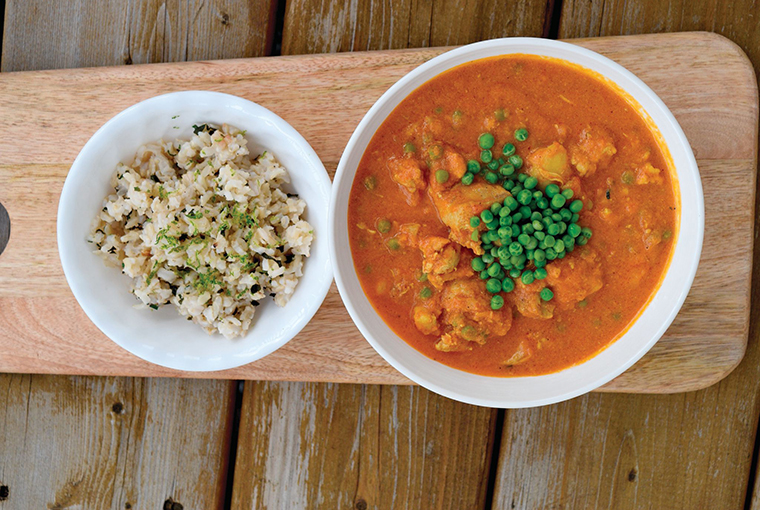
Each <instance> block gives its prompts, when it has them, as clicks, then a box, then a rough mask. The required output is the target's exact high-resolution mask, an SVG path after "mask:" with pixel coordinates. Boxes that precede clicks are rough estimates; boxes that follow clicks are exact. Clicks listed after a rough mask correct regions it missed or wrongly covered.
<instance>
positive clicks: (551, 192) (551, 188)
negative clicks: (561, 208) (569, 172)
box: [544, 184, 560, 198]
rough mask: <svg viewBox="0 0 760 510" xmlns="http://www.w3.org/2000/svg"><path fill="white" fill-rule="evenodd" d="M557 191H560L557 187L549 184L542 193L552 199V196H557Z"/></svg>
mask: <svg viewBox="0 0 760 510" xmlns="http://www.w3.org/2000/svg"><path fill="white" fill-rule="evenodd" d="M559 191H560V190H559V186H557V185H556V184H549V185H548V186H547V187H546V190H544V192H545V193H546V196H547V197H549V198H552V197H554V195H556V194H558V193H559Z"/></svg>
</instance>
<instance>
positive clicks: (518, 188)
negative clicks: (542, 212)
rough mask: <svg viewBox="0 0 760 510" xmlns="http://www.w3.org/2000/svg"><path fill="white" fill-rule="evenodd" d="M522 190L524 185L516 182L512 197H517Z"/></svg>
mask: <svg viewBox="0 0 760 510" xmlns="http://www.w3.org/2000/svg"><path fill="white" fill-rule="evenodd" d="M522 190H523V187H522V184H520V183H519V182H515V185H514V187H513V188H512V189H511V190H510V191H511V193H512V196H515V195H517V194H518V193H520V192H521V191H522Z"/></svg>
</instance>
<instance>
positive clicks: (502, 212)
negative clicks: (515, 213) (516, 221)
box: [499, 205, 512, 226]
mask: <svg viewBox="0 0 760 510" xmlns="http://www.w3.org/2000/svg"><path fill="white" fill-rule="evenodd" d="M510 214H512V211H511V210H510V209H509V207H507V206H506V205H505V206H504V207H502V208H501V209H499V216H501V217H502V218H509V215H510ZM510 224H511V222H510ZM502 226H503V225H502Z"/></svg>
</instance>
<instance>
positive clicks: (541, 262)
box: [533, 255, 546, 268]
mask: <svg viewBox="0 0 760 510" xmlns="http://www.w3.org/2000/svg"><path fill="white" fill-rule="evenodd" d="M544 257H546V256H545V255H544ZM533 265H535V266H536V267H537V268H542V267H545V266H546V258H544V259H542V260H534V261H533Z"/></svg>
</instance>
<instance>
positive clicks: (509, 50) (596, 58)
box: [328, 37, 705, 408]
mask: <svg viewBox="0 0 760 510" xmlns="http://www.w3.org/2000/svg"><path fill="white" fill-rule="evenodd" d="M526 47H532V48H536V47H537V48H539V50H540V49H542V48H543V49H545V50H546V51H557V52H563V51H564V52H569V53H573V54H575V55H577V56H578V58H585V59H589V60H591V61H593V62H594V63H595V64H597V65H600V66H603V67H605V68H606V70H607V71H609V72H610V73H612V72H614V73H617V74H619V75H621V76H622V77H623V78H624V79H626V80H627V81H628V82H630V87H628V88H625V87H623V86H622V85H620V84H619V83H618V82H617V81H615V80H613V79H612V78H610V77H609V76H608V75H607V73H605V72H601V71H599V70H596V69H591V68H590V67H589V66H588V65H583V64H579V63H577V62H572V61H568V60H567V59H564V58H562V57H556V56H554V55H544V56H548V57H550V58H555V59H559V60H565V61H568V62H569V63H571V64H572V65H577V66H580V67H582V68H584V69H590V70H591V71H592V72H595V73H596V74H599V75H602V76H603V77H604V78H605V79H606V80H608V81H609V82H610V83H612V84H614V85H616V86H617V87H618V88H619V89H620V90H622V91H624V92H625V93H626V94H628V95H629V96H630V97H631V98H632V99H635V98H634V92H632V90H633V89H637V90H635V93H639V94H643V95H644V96H646V98H647V100H648V101H651V102H652V103H653V105H654V106H655V107H656V108H657V110H658V114H660V116H661V117H662V119H661V122H659V123H656V122H654V119H653V118H652V115H651V114H650V113H649V111H648V110H646V109H645V108H644V107H643V105H640V101H638V100H636V102H637V103H639V106H640V109H641V111H643V112H645V113H646V115H648V116H649V118H650V119H651V122H652V125H653V126H654V127H655V128H656V129H657V130H658V131H660V133H662V129H661V127H662V126H663V125H665V124H667V125H668V128H669V129H670V130H671V131H672V132H673V134H674V136H675V137H676V138H677V139H678V141H679V142H680V143H681V144H682V145H683V146H684V148H685V149H686V150H685V151H684V154H683V156H684V157H685V158H686V161H685V165H684V167H688V168H686V169H685V172H686V173H685V174H684V175H681V173H680V172H679V171H678V169H676V168H674V173H675V174H676V175H677V177H678V181H679V182H680V181H682V180H684V178H685V177H687V176H688V177H693V181H694V182H691V183H690V184H693V185H694V187H695V191H696V203H695V204H694V205H695V207H696V210H695V214H696V220H697V225H696V226H697V233H696V238H695V239H693V241H695V244H696V246H695V248H694V249H693V250H692V251H690V252H689V253H688V255H689V258H688V260H687V261H684V263H688V266H689V269H688V273H687V274H686V276H685V278H684V279H683V280H681V281H682V282H683V284H682V285H681V286H680V288H679V292H678V294H677V295H676V296H673V298H674V299H673V301H672V310H671V311H670V312H669V314H668V317H667V319H666V320H665V321H664V322H663V323H662V324H661V325H660V327H659V328H658V329H657V331H656V333H655V334H653V335H652V337H651V338H650V339H649V340H648V341H647V342H644V343H642V344H641V345H640V348H639V349H638V351H637V352H636V353H635V354H634V355H633V356H631V357H629V358H628V359H626V360H625V361H624V362H621V363H620V364H619V365H617V366H616V367H615V368H614V369H613V370H610V371H608V372H607V373H605V374H603V375H602V376H600V377H598V378H596V379H595V380H594V381H592V382H590V383H587V384H584V385H582V386H579V387H576V388H571V389H561V390H560V391H558V392H557V393H556V394H554V395H550V396H547V397H545V398H538V399H534V400H527V401H526V400H523V401H520V400H509V396H508V397H506V398H504V399H494V398H483V397H479V396H476V395H471V394H467V393H466V392H464V391H462V390H461V389H455V388H448V387H443V386H441V385H440V384H437V383H435V382H432V381H430V380H428V379H427V378H425V377H424V376H422V375H420V374H419V373H418V372H416V371H415V370H413V369H411V368H410V367H409V366H407V364H406V363H404V362H402V361H401V360H399V359H397V358H396V357H394V356H393V355H392V354H391V353H390V352H389V350H388V349H386V348H385V347H384V346H383V345H382V343H381V342H379V341H378V340H377V339H376V338H375V337H374V335H373V333H372V331H371V330H370V328H369V326H368V325H367V324H365V323H364V321H363V319H362V316H361V314H360V313H359V311H358V309H357V307H356V306H354V303H353V302H352V300H351V298H350V295H349V290H348V287H347V282H346V280H344V274H343V273H342V271H341V267H340V265H339V260H340V257H339V255H340V254H339V253H338V251H337V244H338V243H337V236H338V229H339V228H340V226H341V225H344V228H345V223H346V222H345V221H342V223H341V220H339V219H338V218H337V206H336V203H337V201H338V199H339V198H338V196H339V193H340V189H341V185H340V184H341V183H342V182H343V180H344V179H346V175H347V174H348V176H349V177H351V181H352V183H353V177H354V175H355V172H356V170H355V168H354V169H348V168H347V166H348V162H347V160H348V158H349V156H350V155H351V154H352V153H353V152H354V151H355V150H356V148H355V147H356V145H357V144H358V143H359V138H360V136H361V135H362V134H363V131H364V130H365V129H366V127H367V125H368V124H370V122H372V121H373V120H374V117H375V116H376V115H377V114H378V112H379V111H380V110H381V108H383V107H384V106H385V104H386V103H388V102H390V101H392V100H393V97H394V96H395V95H396V94H397V93H398V92H399V91H400V90H402V89H403V88H404V87H406V86H407V84H408V83H410V82H412V81H414V80H416V79H418V78H420V77H422V76H423V75H426V74H429V72H430V70H432V69H433V68H435V67H436V66H439V65H441V64H445V63H446V62H450V61H453V60H455V59H457V58H459V57H463V56H464V57H466V56H468V54H470V55H469V58H467V59H466V60H465V61H464V62H471V61H475V60H479V59H482V58H488V57H491V56H496V55H497V54H493V53H490V52H488V54H485V55H481V56H477V55H476V53H477V52H479V51H481V50H492V49H494V48H500V49H502V50H503V51H501V52H500V53H498V55H508V54H519V53H528V54H536V55H542V54H543V53H541V52H540V51H525V48H526ZM464 62H458V63H455V64H451V65H448V66H446V67H445V68H444V69H442V70H440V71H438V72H436V73H435V74H431V75H430V76H428V77H427V78H426V79H425V80H424V82H427V81H429V80H431V79H432V78H434V77H435V76H438V75H439V74H441V73H443V72H445V71H447V70H449V69H452V68H454V67H456V66H458V65H461V64H462V63H464ZM424 82H422V83H424ZM419 86H421V83H420V84H418V85H417V87H419ZM415 88H416V87H415ZM408 94H409V92H408V93H407V94H405V95H404V97H403V98H402V99H400V100H399V101H398V102H396V103H395V104H394V105H393V108H395V107H396V106H398V104H399V103H400V102H401V101H403V99H405V98H406V97H407V96H408ZM385 118H387V115H386V116H385V117H384V118H383V121H384V120H385ZM381 123H382V121H381ZM373 136H374V133H373ZM661 143H662V145H663V146H664V147H666V148H667V149H668V150H669V151H670V152H671V154H672V152H673V151H672V150H671V148H670V147H669V146H668V145H667V144H666V143H665V140H664V138H662V139H661ZM364 149H366V147H365V148H364ZM364 149H363V150H362V154H363V152H364ZM673 164H674V166H675V162H673ZM679 168H680V167H679ZM675 186H679V189H681V188H682V187H681V186H680V185H679V183H678V182H677V183H675ZM349 189H350V187H349ZM681 199H683V197H681ZM683 208H684V207H683V201H682V202H681V209H682V210H683ZM678 222H679V235H678V237H677V243H676V245H674V246H673V251H672V253H671V258H670V261H669V263H668V267H667V270H666V271H665V273H664V274H663V277H662V279H661V281H660V284H659V286H658V288H657V290H656V291H655V292H654V293H653V294H652V295H651V296H650V300H649V302H647V304H646V305H645V306H644V307H643V308H642V311H640V312H639V315H638V316H637V317H636V319H634V321H633V322H632V323H631V324H632V325H633V324H635V323H636V322H638V321H639V320H641V318H642V316H643V315H644V312H646V311H647V310H648V309H649V307H650V306H651V304H652V300H653V299H654V297H655V296H657V294H658V293H660V291H661V289H662V285H663V283H664V281H665V278H666V277H667V275H668V273H670V272H671V269H672V267H673V265H674V264H675V263H676V260H675V253H676V249H677V247H678V242H679V241H680V237H681V234H682V231H683V228H682V227H683V215H681V216H679V218H678ZM704 223H705V218H704V194H703V190H702V183H701V177H700V174H699V168H698V166H697V163H696V159H695V157H694V154H693V151H692V150H691V147H690V145H689V142H688V139H687V138H686V135H685V134H684V132H683V129H682V128H681V126H680V125H679V123H678V121H677V120H676V119H675V117H674V116H673V114H672V112H671V111H670V109H669V108H668V107H667V106H666V105H665V103H664V102H663V101H662V100H661V99H660V97H659V96H658V95H657V94H655V93H654V91H652V89H651V88H650V87H649V86H647V85H646V84H645V83H644V82H643V81H642V80H641V79H640V78H638V77H637V76H636V75H634V74H633V73H632V72H630V71H628V70H627V69H626V68H624V67H623V66H622V65H620V64H618V63H617V62H615V61H613V60H611V59H609V58H607V57H604V56H602V55H600V54H599V53H596V52H595V51H592V50H589V49H587V48H583V47H581V46H577V45H574V44H571V43H566V42H562V41H556V40H549V39H541V38H533V37H514V38H500V39H491V40H486V41H481V42H477V43H473V44H468V45H464V46H460V47H458V48H455V49H452V50H449V51H446V52H445V53H442V54H441V55H438V56H436V57H434V58H432V59H430V60H428V61H427V62H424V63H423V64H421V65H419V66H418V67H416V68H415V69H413V70H412V71H410V72H409V73H407V74H406V75H404V76H403V77H402V78H400V79H399V80H398V81H397V82H396V83H394V84H393V85H392V86H391V87H390V88H389V89H388V90H387V91H386V92H384V93H383V94H382V95H381V96H380V98H379V99H378V100H377V101H376V102H375V103H374V105H373V106H372V107H371V108H370V109H369V111H368V112H367V113H366V114H365V116H364V117H363V118H362V120H361V122H360V123H359V125H358V126H357V127H356V129H355V130H354V132H353V134H352V135H351V138H350V139H349V141H348V144H347V145H346V148H345V149H344V151H343V154H342V156H341V159H340V162H339V163H338V168H337V170H336V173H335V177H334V179H333V188H332V195H331V197H330V211H329V220H328V228H329V236H330V250H331V257H332V261H333V269H334V277H335V282H336V286H337V288H338V291H339V293H340V296H341V299H342V301H343V303H344V305H345V306H346V309H347V310H348V313H349V315H350V316H351V319H352V320H353V321H354V323H355V324H356V326H357V328H358V329H359V331H360V332H361V333H362V335H363V336H364V338H365V339H366V340H367V341H368V342H369V343H370V345H372V347H373V348H374V349H375V350H376V351H377V352H378V353H379V354H380V355H381V356H382V357H383V359H385V361H387V362H388V363H389V364H390V365H391V366H393V367H394V368H395V369H396V370H398V371H399V372H401V373H402V374H403V375H404V376H406V377H408V378H409V379H411V380H412V381H414V382H415V383H417V384H419V385H420V386H423V387H424V388H427V389H428V390H431V391H433V392H435V393H438V394H440V395H443V396H445V397H448V398H451V399H454V400H458V401H460V402H465V403H468V404H474V405H479V406H485V407H496V408H524V407H536V406H542V405H548V404H553V403H557V402H562V401H565V400H569V399H571V398H574V397H577V396H579V395H582V394H585V393H588V392H590V391H592V390H594V389H596V388H598V387H600V386H602V385H604V384H606V383H607V382H609V381H611V380H612V379H614V378H615V377H617V376H619V375H620V374H622V373H623V372H625V371H626V370H627V369H628V368H630V367H631V366H632V365H633V364H634V363H636V362H637V361H639V360H640V359H641V358H642V357H643V356H644V355H645V354H646V353H647V352H648V351H649V350H650V349H651V348H652V346H654V344H655V343H657V341H658V340H659V339H660V338H661V337H662V335H663V334H664V333H665V331H666V330H667V328H668V327H669V326H670V325H671V324H672V322H673V320H674V319H675V317H676V315H677V314H678V312H679V311H680V309H681V307H682V305H683V302H684V300H685V299H686V296H687V294H688V292H689V290H690V289H691V285H692V283H693V281H694V276H695V275H696V272H697V268H698V265H699V259H700V256H701V251H702V245H703V240H704ZM349 255H350V256H351V261H353V256H352V255H351V254H350V253H349ZM346 265H349V266H351V267H349V268H348V269H346V272H347V276H348V277H353V278H356V274H355V269H354V265H353V263H351V264H346ZM365 299H366V297H365ZM373 310H374V308H373ZM375 313H376V312H375ZM629 330H630V326H629V329H628V330H626V331H625V332H624V333H623V334H622V335H620V336H619V337H618V338H617V339H616V340H615V341H614V342H612V343H610V344H608V345H607V346H605V348H603V349H602V350H600V351H599V352H597V353H596V354H594V355H593V356H591V357H590V358H588V359H587V360H584V361H583V362H581V363H578V364H576V365H573V366H571V367H567V368H566V369H563V370H561V371H559V372H554V373H550V374H544V375H539V376H524V377H505V378H501V377H491V376H483V375H478V374H472V373H469V372H465V371H462V370H459V369H455V368H452V367H448V366H446V365H444V364H442V363H439V362H435V363H436V364H438V365H439V366H440V367H442V369H443V370H446V369H450V370H455V371H457V372H460V373H461V374H466V376H467V377H471V378H476V379H480V378H489V379H493V380H496V381H499V380H502V381H503V380H505V379H506V380H510V379H512V380H514V379H523V380H531V379H536V378H550V377H552V376H555V375H556V374H561V373H563V372H565V371H567V370H569V369H572V368H576V367H579V366H583V365H586V364H587V363H589V362H590V361H591V360H593V359H594V358H597V357H598V356H599V355H600V354H601V353H603V352H604V351H605V350H607V349H609V348H610V347H611V346H612V345H614V344H615V343H617V342H620V341H621V340H622V339H623V338H624V337H625V336H626V335H627V333H628V331H629ZM394 334H395V332H394ZM396 336H397V337H398V335H396ZM401 340H402V341H404V340H403V339H401ZM404 342H405V341H404ZM412 349H413V347H412ZM415 350H416V349H415ZM422 356H424V355H422ZM425 357H426V356H425ZM426 358H427V357H426ZM428 359H430V358H428ZM433 361H434V360H433ZM497 384H498V383H497Z"/></svg>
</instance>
